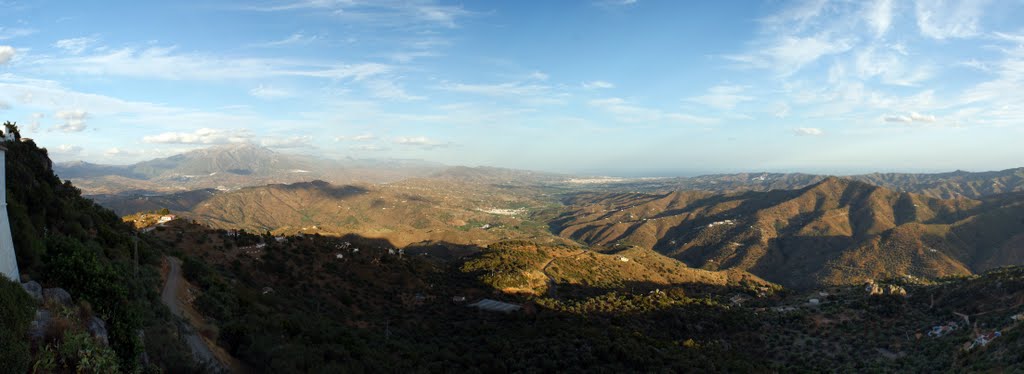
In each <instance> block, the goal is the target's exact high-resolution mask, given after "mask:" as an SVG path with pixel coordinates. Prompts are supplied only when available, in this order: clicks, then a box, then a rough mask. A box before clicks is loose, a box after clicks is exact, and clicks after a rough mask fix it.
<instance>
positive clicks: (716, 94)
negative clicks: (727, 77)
mask: <svg viewBox="0 0 1024 374" xmlns="http://www.w3.org/2000/svg"><path fill="white" fill-rule="evenodd" d="M745 90H746V87H743V86H730V85H720V86H714V87H711V88H710V89H708V92H707V93H706V94H704V95H701V96H696V97H691V98H689V99H688V100H689V101H692V102H695V103H699V104H704V105H707V106H710V107H713V108H716V109H723V110H728V109H733V108H735V107H736V105H737V104H739V103H742V102H744V101H751V100H754V98H753V97H751V96H746V95H743V91H745Z"/></svg>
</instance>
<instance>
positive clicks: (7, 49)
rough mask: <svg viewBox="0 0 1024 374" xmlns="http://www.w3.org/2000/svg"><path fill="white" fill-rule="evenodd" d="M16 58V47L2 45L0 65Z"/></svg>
mask: <svg viewBox="0 0 1024 374" xmlns="http://www.w3.org/2000/svg"><path fill="white" fill-rule="evenodd" d="M12 59H14V47H11V46H9V45H0V65H6V64H7V63H8V62H11V60H12Z"/></svg>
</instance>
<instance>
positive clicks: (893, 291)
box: [864, 281, 907, 297]
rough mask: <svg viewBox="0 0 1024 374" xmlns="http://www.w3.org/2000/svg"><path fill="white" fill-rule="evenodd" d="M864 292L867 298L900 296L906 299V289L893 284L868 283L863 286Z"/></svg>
mask: <svg viewBox="0 0 1024 374" xmlns="http://www.w3.org/2000/svg"><path fill="white" fill-rule="evenodd" d="M864 291H865V292H867V293H868V296H902V297H907V289H905V288H903V286H899V285H895V284H878V283H875V282H874V281H869V282H868V283H866V284H865V285H864Z"/></svg>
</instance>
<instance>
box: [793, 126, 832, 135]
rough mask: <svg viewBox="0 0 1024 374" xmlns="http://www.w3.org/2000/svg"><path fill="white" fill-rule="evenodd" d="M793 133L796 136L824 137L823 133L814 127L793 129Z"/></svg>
mask: <svg viewBox="0 0 1024 374" xmlns="http://www.w3.org/2000/svg"><path fill="white" fill-rule="evenodd" d="M793 133H794V134H796V135H797V136H822V135H825V131H823V130H822V129H819V128H816V127H798V128H795V129H793Z"/></svg>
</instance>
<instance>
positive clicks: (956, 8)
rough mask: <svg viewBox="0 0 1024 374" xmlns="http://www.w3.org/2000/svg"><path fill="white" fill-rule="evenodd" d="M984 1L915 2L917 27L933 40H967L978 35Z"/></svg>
mask: <svg viewBox="0 0 1024 374" xmlns="http://www.w3.org/2000/svg"><path fill="white" fill-rule="evenodd" d="M986 2H987V1H986V0H963V1H952V0H917V4H916V7H915V10H916V16H917V27H918V29H920V31H921V35H924V36H927V37H929V38H933V39H946V38H968V37H972V36H976V35H978V34H979V33H980V32H981V30H979V25H978V21H979V20H980V19H981V14H982V7H983V6H984V5H985V3H986Z"/></svg>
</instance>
